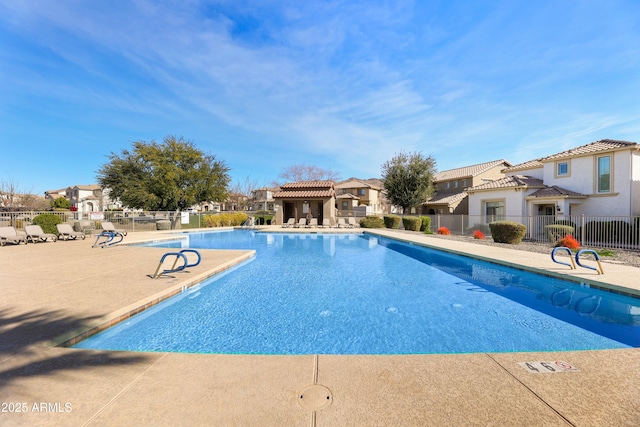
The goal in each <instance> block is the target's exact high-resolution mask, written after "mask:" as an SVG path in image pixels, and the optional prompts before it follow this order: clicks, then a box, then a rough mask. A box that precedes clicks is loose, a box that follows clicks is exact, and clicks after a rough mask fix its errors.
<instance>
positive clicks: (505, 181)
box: [467, 175, 544, 191]
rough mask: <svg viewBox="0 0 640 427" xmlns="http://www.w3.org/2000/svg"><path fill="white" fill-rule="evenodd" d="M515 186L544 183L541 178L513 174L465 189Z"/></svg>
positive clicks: (532, 185) (533, 185)
mask: <svg viewBox="0 0 640 427" xmlns="http://www.w3.org/2000/svg"><path fill="white" fill-rule="evenodd" d="M517 187H534V188H535V187H540V188H542V187H544V183H543V182H542V180H541V179H538V178H533V177H531V176H526V175H513V176H506V177H504V178H500V179H497V180H495V181H491V182H487V183H485V184H480V185H476V186H475V187H472V188H469V189H467V191H477V190H493V189H500V188H517Z"/></svg>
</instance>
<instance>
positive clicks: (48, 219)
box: [31, 214, 62, 235]
mask: <svg viewBox="0 0 640 427" xmlns="http://www.w3.org/2000/svg"><path fill="white" fill-rule="evenodd" d="M31 222H32V223H33V224H34V225H39V226H40V227H42V231H44V232H45V233H51V234H55V235H58V229H57V228H56V224H62V220H61V219H60V217H59V216H58V215H56V214H40V215H36V216H35V217H34V218H33V221H31Z"/></svg>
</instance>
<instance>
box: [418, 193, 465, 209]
mask: <svg viewBox="0 0 640 427" xmlns="http://www.w3.org/2000/svg"><path fill="white" fill-rule="evenodd" d="M465 197H467V193H466V192H465V191H462V192H460V193H436V194H434V195H433V197H431V198H430V199H429V200H427V201H426V202H424V203H423V205H424V206H427V205H450V204H452V203H457V202H459V201H461V200H462V199H464V198H465Z"/></svg>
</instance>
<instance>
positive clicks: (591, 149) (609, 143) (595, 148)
mask: <svg viewBox="0 0 640 427" xmlns="http://www.w3.org/2000/svg"><path fill="white" fill-rule="evenodd" d="M634 145H635V146H638V143H636V142H630V141H617V140H613V139H601V140H600V141H596V142H592V143H590V144H586V145H581V146H580V147H577V148H571V149H569V150H566V151H563V152H561V153H557V154H552V155H550V156H547V157H543V158H542V159H540V160H541V161H543V162H544V161H548V160H556V159H561V158H564V157H572V156H581V155H585V154H591V153H598V152H600V151H608V150H615V149H617V148H626V147H632V146H634Z"/></svg>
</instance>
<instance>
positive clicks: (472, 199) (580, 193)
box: [467, 139, 640, 220]
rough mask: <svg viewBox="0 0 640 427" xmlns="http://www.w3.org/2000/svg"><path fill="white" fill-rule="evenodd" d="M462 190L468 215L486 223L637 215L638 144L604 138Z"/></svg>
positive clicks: (639, 208) (639, 193)
mask: <svg viewBox="0 0 640 427" xmlns="http://www.w3.org/2000/svg"><path fill="white" fill-rule="evenodd" d="M503 172H504V173H505V175H506V176H505V177H504V178H502V179H500V180H497V181H493V182H489V183H485V184H481V185H477V186H474V187H472V188H469V189H467V192H468V193H469V214H470V215H476V216H481V217H484V218H486V219H487V220H492V219H500V218H508V217H531V216H537V215H549V216H556V217H565V216H577V215H600V216H626V217H628V216H639V215H640V145H638V143H635V142H629V141H616V140H610V139H604V140H600V141H596V142H592V143H590V144H586V145H582V146H580V147H577V148H572V149H569V150H566V151H562V152H560V153H556V154H552V155H550V156H546V157H542V158H539V159H535V160H530V161H527V162H524V163H521V164H518V165H515V166H511V167H507V168H505V169H504V170H503Z"/></svg>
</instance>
